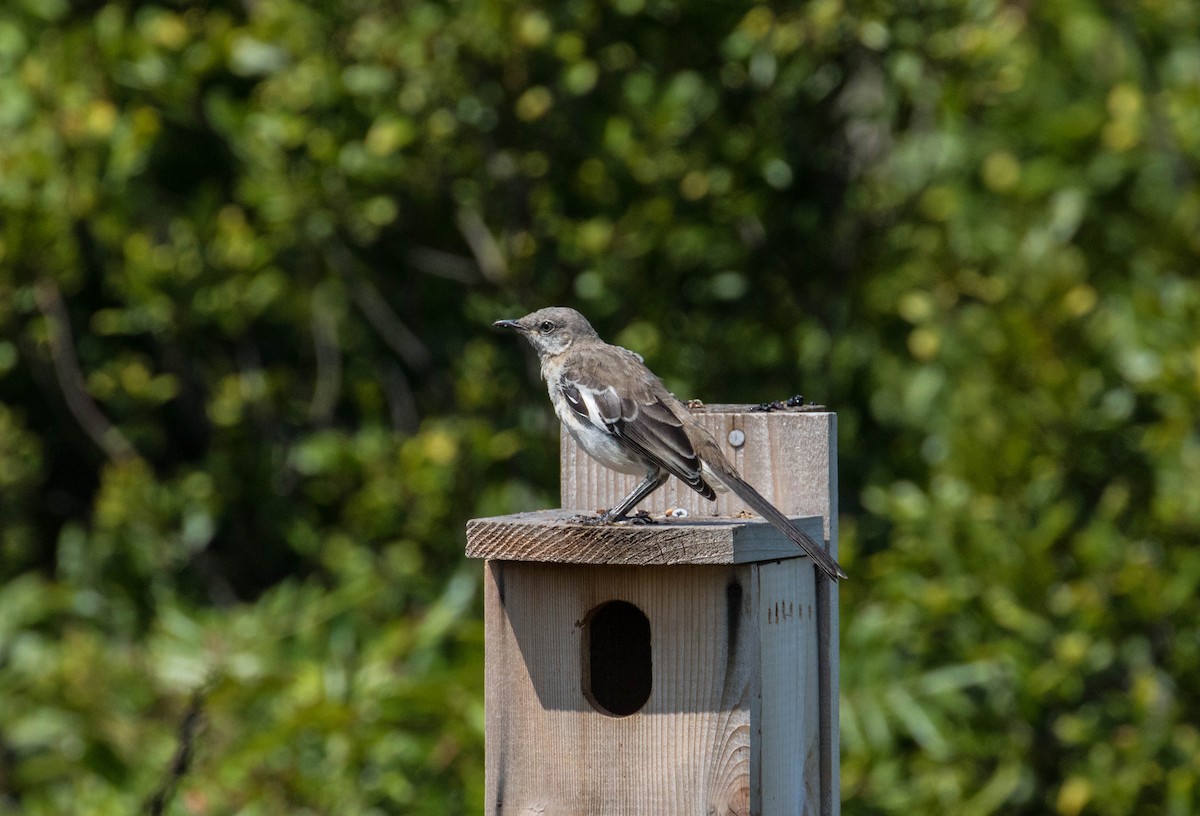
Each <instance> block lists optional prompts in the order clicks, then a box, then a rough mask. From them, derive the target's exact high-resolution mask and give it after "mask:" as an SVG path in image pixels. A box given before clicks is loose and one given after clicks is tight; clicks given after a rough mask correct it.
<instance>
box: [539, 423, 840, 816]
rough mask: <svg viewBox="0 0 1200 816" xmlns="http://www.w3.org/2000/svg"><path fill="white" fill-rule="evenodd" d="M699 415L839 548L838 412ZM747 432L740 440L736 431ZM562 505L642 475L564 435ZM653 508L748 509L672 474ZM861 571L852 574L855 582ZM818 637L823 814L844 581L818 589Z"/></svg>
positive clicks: (833, 789) (835, 779)
mask: <svg viewBox="0 0 1200 816" xmlns="http://www.w3.org/2000/svg"><path fill="white" fill-rule="evenodd" d="M692 413H693V415H694V416H695V417H696V418H697V420H698V421H699V422H700V423H701V424H702V425H703V426H704V427H705V428H707V429H708V431H709V432H710V433H712V434H713V435H714V436H715V437H716V439H717V441H718V442H719V443H720V444H721V446H722V450H723V451H724V453H725V454H726V456H727V457H729V460H730V461H731V462H732V463H733V464H734V465H735V466H736V467H737V468H738V470H739V471H740V472H741V474H742V477H743V478H745V479H746V480H747V481H748V482H750V483H751V484H752V485H754V486H755V487H756V488H757V489H758V491H759V492H760V493H762V494H763V495H764V496H766V497H767V499H769V500H770V501H771V503H772V504H774V505H775V506H776V507H778V508H779V509H780V510H782V511H783V512H784V513H785V514H786V515H788V516H804V517H810V516H819V517H820V518H821V520H822V527H823V529H824V536H823V538H824V540H825V542H826V549H827V550H828V551H829V553H830V555H832V556H833V557H834V558H837V553H838V493H837V490H838V472H837V455H838V454H837V442H838V439H837V414H835V413H833V412H830V411H825V410H812V409H801V410H793V411H772V412H756V411H752V410H751V406H748V405H707V406H701V407H699V408H696V409H693V411H692ZM733 430H741V431H742V432H743V433H744V434H745V441H744V443H743V444H742V445H741V446H736V447H735V446H733V445H731V444H730V442H729V433H730V431H733ZM561 455H562V458H561V475H562V486H561V492H562V503H563V506H564V507H585V508H589V509H592V510H594V509H599V508H608V507H612V506H614V505H615V504H617V503H618V502H619V501H620V500H621V499H622V498H623V497H624V496H625V495H627V494H628V493H629V491H630V490H632V489H633V486H634V484H636V483H637V478H636V477H633V476H626V475H622V474H619V473H616V472H614V471H611V470H608V469H607V468H605V467H603V466H602V465H600V464H599V463H598V462H596V461H594V460H593V459H591V457H589V456H588V455H587V454H586V453H584V452H583V451H582V450H581V449H580V448H579V446H578V445H576V444H575V442H574V440H573V439H571V437H570V435H569V434H567V433H563V434H562V438H561ZM642 507H643V509H646V510H648V511H650V512H651V514H658V513H661V512H662V511H663V510H665V509H666V508H668V507H681V508H683V509H685V510H687V511H688V513H689V514H690V515H691V517H693V518H700V517H714V516H715V517H729V516H733V515H736V514H738V513H740V512H743V511H745V510H747V508H746V507H744V506H743V505H742V503H741V501H740V500H739V499H738V498H737V496H736V495H734V494H732V493H723V494H718V496H717V500H716V501H715V502H709V501H708V500H706V499H704V498H703V497H702V496H700V495H699V494H698V493H696V492H695V491H693V490H691V488H689V487H687V486H686V485H684V484H683V483H682V482H680V481H678V480H677V479H674V478H671V479H669V480H668V481H667V483H666V484H665V485H664V486H663V487H662V488H661V489H660V490H658V491H656V492H655V493H653V494H651V495H650V496H649V497H648V498H647V499H646V501H645V502H643V505H642ZM853 578H854V576H853V575H852V576H851V579H852V580H853ZM816 595H817V598H816V610H817V625H818V634H819V639H818V643H817V654H818V664H819V667H820V668H819V678H818V679H819V698H820V699H819V714H820V735H821V736H820V739H821V745H820V766H821V780H822V784H821V808H820V811H819V812H820V814H821V816H837V815H838V814H839V813H840V812H841V804H840V796H839V788H840V785H841V778H840V772H839V765H838V755H839V751H840V748H839V733H838V722H839V713H838V683H839V679H838V672H839V664H838V637H839V623H838V586H837V584H836V583H833V582H831V581H828V580H825V579H820V580H818V582H817V588H816Z"/></svg>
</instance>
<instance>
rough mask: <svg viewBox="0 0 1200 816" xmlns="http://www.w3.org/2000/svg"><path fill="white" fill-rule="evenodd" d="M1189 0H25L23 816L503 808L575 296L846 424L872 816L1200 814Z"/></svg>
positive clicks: (1195, 57)
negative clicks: (545, 321) (501, 793)
mask: <svg viewBox="0 0 1200 816" xmlns="http://www.w3.org/2000/svg"><path fill="white" fill-rule="evenodd" d="M1198 16H1200V12H1198V11H1197V8H1196V7H1195V4H1194V3H1191V2H1187V0H1159V1H1158V2H1155V3H1147V4H1141V5H1137V6H1136V7H1130V8H1128V9H1126V8H1123V7H1122V8H1120V9H1118V8H1116V7H1115V6H1112V5H1111V4H1110V5H1109V6H1104V5H1101V4H1096V3H1092V2H1088V0H1079V1H1078V2H1070V3H1060V4H1032V5H1027V6H1026V5H1020V4H1015V5H1014V4H1002V3H999V2H977V3H953V2H944V3H898V4H896V3H874V2H868V3H861V4H850V5H847V4H844V3H842V2H840V0H814V1H813V2H810V3H807V4H803V5H800V6H796V7H794V8H789V9H782V8H772V7H769V6H740V5H733V4H712V3H704V4H701V3H693V4H680V3H676V2H669V1H668V0H618V1H617V2H615V3H613V4H602V3H597V2H592V1H591V0H580V1H579V2H572V3H566V4H557V5H552V6H547V7H545V8H544V9H538V8H535V7H530V6H527V5H520V4H515V3H511V2H507V0H474V2H467V3H460V4H444V3H439V2H435V1H434V0H409V1H407V2H404V3H400V4H391V5H388V4H383V5H380V4H369V3H361V2H356V1H355V0H336V1H335V2H328V3H318V4H305V3H300V2H296V0H259V1H258V2H254V3H246V4H228V3H215V4H191V3H187V2H170V3H167V2H163V3H159V4H152V3H129V2H103V0H100V2H95V3H91V4H83V5H82V6H78V5H75V6H73V5H72V4H68V3H65V2H40V3H36V2H19V3H15V4H8V5H7V6H5V7H4V9H3V10H0V579H2V580H3V581H4V583H3V585H0V700H3V701H4V705H3V706H0V813H17V812H20V813H29V814H41V813H46V814H49V813H62V812H85V811H86V812H94V813H129V812H133V811H136V810H137V809H138V808H139V807H142V806H143V805H144V803H146V802H148V801H149V800H150V799H151V797H152V796H153V795H154V793H155V792H156V791H158V790H160V786H162V785H163V784H164V779H165V778H166V775H167V770H168V768H169V767H170V765H171V763H172V758H173V756H174V755H175V752H176V750H177V743H178V736H179V731H180V727H181V726H180V724H181V722H182V721H183V719H184V715H185V712H186V711H187V709H188V706H189V704H190V703H189V701H190V700H191V699H192V695H193V693H194V692H195V691H197V690H201V691H202V693H203V694H202V697H203V701H204V702H203V712H204V716H203V720H202V723H203V725H202V727H201V729H200V731H199V732H198V734H197V737H196V740H195V753H194V755H193V756H192V757H191V765H190V768H189V770H188V773H187V775H186V776H184V777H183V779H182V781H181V782H180V784H179V788H178V790H176V791H173V794H174V795H173V796H170V797H168V798H169V799H170V805H169V807H168V812H170V813H246V814H252V813H253V814H283V813H288V814H290V813H331V812H337V813H348V814H352V813H392V812H405V813H431V814H433V813H438V814H441V813H466V812H478V811H479V809H480V807H481V804H482V790H481V787H482V714H481V703H480V698H481V688H480V686H481V679H482V666H481V660H482V655H481V652H482V649H481V632H480V627H479V623H478V618H479V607H478V599H477V598H476V595H475V588H476V585H477V575H478V569H477V565H471V564H465V563H464V562H463V559H462V557H461V551H462V549H461V547H462V529H463V524H464V522H465V520H466V519H467V518H469V517H472V516H479V515H491V514H498V513H505V512H510V511H514V510H518V509H528V508H531V507H537V506H546V505H549V504H551V503H553V499H552V495H553V481H554V474H555V473H556V461H555V447H554V435H555V433H556V428H555V426H554V425H553V422H552V417H551V415H550V412H549V410H548V408H547V406H546V405H545V400H544V397H542V396H540V394H539V391H540V386H538V385H537V384H536V376H535V375H534V374H533V372H532V369H531V368H530V361H529V358H528V355H526V354H525V353H524V351H523V350H518V349H517V348H515V347H514V345H513V342H512V339H511V338H510V337H495V336H493V335H492V334H491V333H489V331H488V328H487V327H488V325H489V324H490V322H491V321H492V320H494V319H496V318H498V317H505V316H516V315H519V314H520V313H523V312H524V311H527V310H530V309H532V308H534V307H537V306H542V305H548V304H551V303H569V304H572V305H576V306H578V307H580V308H581V309H582V310H583V311H585V312H586V313H587V314H588V315H589V316H590V317H592V318H593V320H594V322H595V323H596V324H597V326H598V328H600V330H601V332H602V334H603V335H604V336H606V337H608V338H610V339H612V340H614V341H616V342H620V343H622V344H623V345H627V346H629V347H633V348H636V349H637V350H639V351H640V352H642V353H643V354H644V355H645V356H646V358H647V361H648V362H649V363H650V364H651V365H652V367H654V368H655V369H656V370H658V371H660V372H662V373H663V374H664V375H666V377H667V384H668V385H669V386H670V387H671V388H673V389H674V390H676V391H677V392H678V393H680V395H681V396H692V395H698V396H703V397H704V398H706V399H708V400H710V401H735V400H745V401H752V402H758V401H761V400H763V399H768V398H775V397H779V396H787V395H790V394H792V393H794V392H795V391H797V390H803V391H804V393H805V394H806V396H808V397H809V398H812V399H818V400H820V401H821V402H824V403H826V404H828V405H830V406H831V407H832V408H834V409H835V410H837V411H838V413H839V422H840V427H841V440H842V441H841V445H842V478H843V483H842V485H841V495H842V502H843V508H842V509H843V513H844V517H843V519H842V531H843V537H842V547H843V557H842V561H843V563H844V564H846V566H847V567H848V568H849V569H850V571H851V573H852V576H853V578H852V580H851V581H849V582H847V583H846V584H845V585H844V589H843V592H842V609H843V666H842V688H843V706H842V712H843V762H842V781H843V796H844V808H845V811H846V812H847V813H853V814H875V813H879V814H884V813H904V814H907V813H961V814H989V813H1018V814H1019V813H1030V814H1033V813H1048V812H1054V813H1059V814H1063V816H1075V814H1083V813H1094V814H1124V813H1131V812H1136V813H1148V814H1149V813H1162V814H1172V815H1173V814H1180V815H1181V816H1182V814H1189V813H1194V812H1196V811H1197V810H1200V789H1198V783H1197V779H1198V778H1200V730H1197V727H1196V725H1195V723H1197V722H1198V721H1200V696H1198V692H1197V690H1198V689H1200V623H1197V622H1198V621H1200V601H1197V589H1198V587H1200V551H1197V550H1196V547H1195V544H1196V543H1197V541H1198V540H1200V500H1197V488H1196V485H1197V484H1200V428H1198V426H1197V421H1196V405H1197V403H1198V401H1200V345H1198V343H1197V336H1198V335H1197V330H1196V326H1198V325H1200V283H1197V280H1196V258H1197V257H1198V256H1200V193H1198V192H1197V189H1198V188H1197V186H1196V183H1195V181H1196V176H1197V170H1198V169H1200V167H1198V164H1200V161H1198V160H1200V34H1198V31H1200V25H1198V19H1197V18H1198ZM168 793H172V791H168Z"/></svg>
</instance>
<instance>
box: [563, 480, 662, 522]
mask: <svg viewBox="0 0 1200 816" xmlns="http://www.w3.org/2000/svg"><path fill="white" fill-rule="evenodd" d="M667 476H668V474H667V473H665V472H664V471H657V472H655V473H650V474H648V475H647V476H646V478H645V479H642V480H641V481H640V482H638V486H637V487H635V488H634V489H633V490H632V491H631V492H630V493H629V495H628V496H626V497H625V498H624V499H622V500H621V503H620V504H618V505H617V506H616V507H614V508H612V509H611V510H605V511H604V512H603V513H601V514H600V515H598V516H588V517H587V518H584V519H580V521H581V522H582V523H584V524H611V523H613V522H614V521H621V520H622V519H624V518H625V516H626V514H627V513H629V511H630V510H632V509H633V508H634V507H637V504H638V502H640V501H641V500H642V499H644V498H646V497H647V496H649V495H650V494H651V493H653V492H654V491H655V490H658V489H659V488H660V487H662V485H663V482H665V481H666V480H667Z"/></svg>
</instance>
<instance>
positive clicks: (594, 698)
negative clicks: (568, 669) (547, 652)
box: [583, 601, 651, 717]
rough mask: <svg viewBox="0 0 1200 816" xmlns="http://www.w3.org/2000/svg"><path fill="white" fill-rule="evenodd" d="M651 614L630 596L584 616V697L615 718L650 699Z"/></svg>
mask: <svg viewBox="0 0 1200 816" xmlns="http://www.w3.org/2000/svg"><path fill="white" fill-rule="evenodd" d="M650 687H651V669H650V619H649V618H647V617H646V615H645V613H644V612H642V610H640V609H638V608H637V607H636V606H634V605H633V604H631V603H629V602H628V601H608V602H606V603H602V604H600V605H599V606H597V607H595V608H593V609H592V610H591V611H590V612H588V614H587V617H586V618H585V619H584V637H583V696H584V697H586V698H587V701H588V702H589V703H591V705H592V708H594V709H596V710H597V711H599V712H600V713H601V714H607V715H608V716H610V717H627V716H629V715H630V714H633V713H635V712H636V711H638V710H640V709H641V707H642V706H644V705H645V704H646V701H647V700H649V699H650Z"/></svg>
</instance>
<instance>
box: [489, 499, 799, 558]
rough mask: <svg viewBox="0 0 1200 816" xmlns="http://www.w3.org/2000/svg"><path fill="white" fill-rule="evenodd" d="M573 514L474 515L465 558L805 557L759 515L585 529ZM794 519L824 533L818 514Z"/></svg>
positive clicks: (545, 511)
mask: <svg viewBox="0 0 1200 816" xmlns="http://www.w3.org/2000/svg"><path fill="white" fill-rule="evenodd" d="M578 512H579V511H571V510H542V511H537V512H532V513H518V514H516V515H511V516H499V517H496V518H483V519H473V520H471V521H470V522H468V523H467V555H468V556H469V557H471V558H493V559H504V560H509V561H547V562H558V563H569V564H744V563H749V562H752V561H766V560H774V559H780V558H796V557H798V556H802V555H803V554H802V552H801V551H800V550H799V548H797V547H796V545H795V544H793V543H792V542H791V541H789V540H788V539H787V538H785V537H784V536H783V535H782V534H780V533H779V532H778V531H776V530H775V528H773V527H772V526H771V525H770V524H768V523H766V522H764V521H761V520H758V519H756V518H755V519H723V520H720V521H714V520H711V519H689V518H683V519H671V520H669V521H664V522H660V523H656V524H610V525H604V526H589V525H585V524H578V523H573V522H571V521H569V519H570V518H571V517H572V516H573V515H576V514H577V513H578ZM795 522H796V523H797V524H798V525H799V526H800V528H801V529H802V530H804V531H805V532H806V533H808V534H809V535H810V536H812V537H814V538H819V537H820V536H821V535H822V525H823V521H822V519H820V518H815V517H813V518H799V519H795ZM805 560H806V561H807V558H806V559H805Z"/></svg>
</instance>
